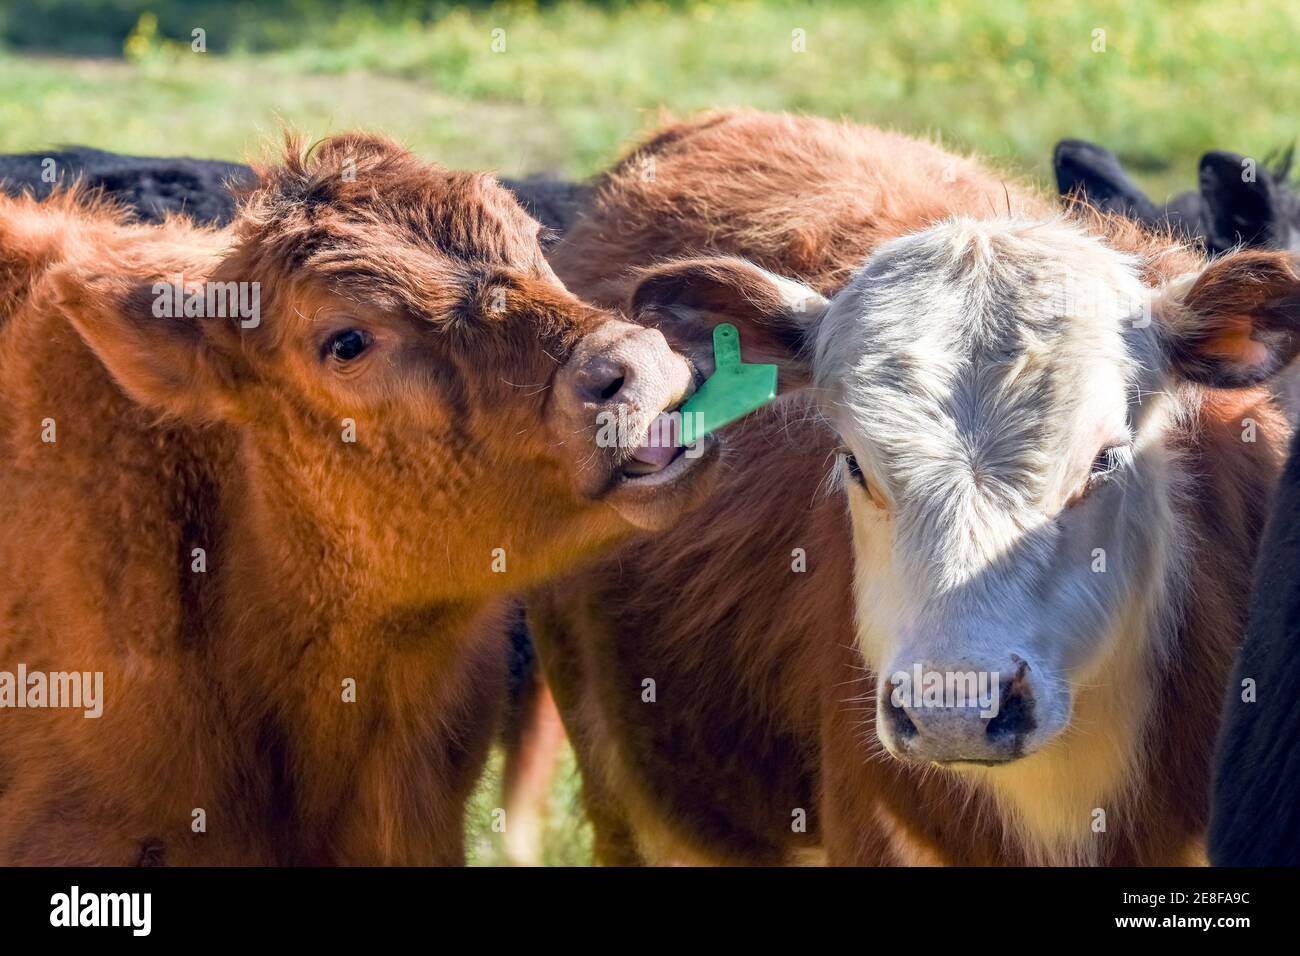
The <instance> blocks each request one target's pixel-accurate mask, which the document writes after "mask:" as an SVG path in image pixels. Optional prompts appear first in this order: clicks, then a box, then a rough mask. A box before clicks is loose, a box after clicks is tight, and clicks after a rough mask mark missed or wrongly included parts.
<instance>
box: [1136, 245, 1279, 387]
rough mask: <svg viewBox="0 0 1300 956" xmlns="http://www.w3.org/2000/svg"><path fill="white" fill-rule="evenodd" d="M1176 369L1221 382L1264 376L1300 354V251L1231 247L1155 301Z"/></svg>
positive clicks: (1244, 382) (1205, 380)
mask: <svg viewBox="0 0 1300 956" xmlns="http://www.w3.org/2000/svg"><path fill="white" fill-rule="evenodd" d="M1153 314H1154V315H1155V316H1156V318H1157V319H1158V320H1159V326H1158V329H1159V333H1160V338H1161V343H1162V345H1163V348H1164V352H1165V354H1166V356H1167V357H1168V359H1169V366H1170V369H1171V370H1172V371H1173V373H1174V374H1175V375H1177V376H1179V377H1180V378H1183V379H1186V380H1188V381H1192V382H1197V383H1199V384H1201V385H1210V386H1213V387H1216V388H1241V387H1244V386H1248V385H1255V384H1258V383H1259V382H1262V381H1264V380H1265V379H1267V378H1269V377H1270V376H1272V375H1273V374H1275V373H1276V372H1277V371H1278V370H1280V369H1282V368H1285V367H1286V366H1287V365H1288V364H1290V363H1291V361H1292V360H1293V359H1294V358H1295V357H1296V355H1297V353H1300V257H1297V256H1296V255H1295V254H1293V253H1289V252H1281V251H1276V250H1264V249H1243V250H1238V251H1235V252H1230V253H1228V254H1227V255H1224V256H1221V257H1220V258H1218V259H1215V260H1214V261H1212V262H1211V263H1210V264H1209V265H1208V266H1206V267H1205V269H1204V270H1202V272H1201V273H1200V274H1199V275H1197V276H1195V277H1192V278H1185V279H1182V280H1179V281H1178V282H1177V283H1175V284H1174V285H1173V286H1172V287H1170V288H1168V289H1166V290H1164V291H1163V292H1162V294H1161V295H1160V296H1159V297H1158V298H1157V299H1156V300H1155V301H1154V302H1153Z"/></svg>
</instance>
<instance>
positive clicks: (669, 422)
mask: <svg viewBox="0 0 1300 956" xmlns="http://www.w3.org/2000/svg"><path fill="white" fill-rule="evenodd" d="M677 441H678V422H677V419H676V418H675V417H674V416H673V415H671V414H669V413H668V412H660V413H659V414H658V415H656V416H655V418H654V421H652V422H651V423H650V426H649V427H648V428H647V429H646V432H645V434H644V435H643V436H642V437H641V444H640V445H639V446H638V447H637V449H636V451H634V452H632V458H633V460H635V461H638V462H641V463H642V464H645V465H648V466H649V468H648V469H645V470H646V471H647V472H654V471H662V470H663V469H664V468H667V467H668V466H669V465H670V464H671V463H672V460H673V459H674V458H676V457H677V452H678V450H679V449H678V446H677Z"/></svg>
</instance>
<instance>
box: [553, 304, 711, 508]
mask: <svg viewBox="0 0 1300 956" xmlns="http://www.w3.org/2000/svg"><path fill="white" fill-rule="evenodd" d="M694 390H695V381H694V377H693V372H692V367H691V363H690V362H689V361H687V359H686V358H685V357H684V356H683V355H681V354H680V353H678V352H675V351H673V350H672V349H671V348H670V347H669V345H668V342H667V341H666V340H665V339H664V337H663V335H662V334H661V333H660V332H658V331H657V330H655V329H648V328H645V327H644V326H640V325H636V324H633V323H631V322H624V321H621V320H617V319H610V320H608V321H606V322H603V323H601V324H600V325H598V326H596V327H594V328H593V329H592V330H591V331H589V332H588V333H587V334H586V335H585V336H584V337H583V338H582V339H581V340H580V341H579V342H578V344H577V346H576V347H575V348H574V350H573V352H572V353H571V354H570V355H569V358H568V361H567V362H566V363H565V365H564V366H563V367H562V368H561V369H560V371H559V372H558V373H557V375H556V378H555V389H554V395H553V398H552V406H551V409H550V428H551V436H552V441H553V442H554V444H555V446H556V447H557V448H558V449H559V450H560V453H561V454H562V455H563V456H564V457H565V459H566V461H567V462H568V464H569V465H570V467H571V471H572V475H573V481H574V489H575V492H576V493H577V494H578V495H579V497H583V498H588V499H592V500H600V501H602V502H605V503H607V504H608V505H609V506H610V507H612V508H613V509H614V510H615V511H616V512H618V514H620V515H621V516H622V517H623V518H624V519H625V520H626V521H628V522H629V523H631V524H632V525H634V526H636V527H639V528H646V529H658V528H663V527H666V526H667V525H668V524H670V523H671V522H672V521H673V520H675V519H676V517H677V516H678V515H679V514H680V513H681V512H682V511H683V510H684V509H685V508H686V507H688V506H689V505H690V504H691V503H693V502H694V501H698V500H699V499H700V498H702V497H703V495H704V494H706V493H707V490H708V482H709V479H710V477H711V476H712V474H713V471H714V465H715V459H716V457H717V456H716V448H715V446H714V445H713V444H711V443H709V442H707V440H706V442H704V443H701V444H699V445H697V446H694V447H692V448H682V447H680V446H679V445H678V444H677V441H676V435H677V432H676V429H675V423H674V421H673V419H672V413H673V412H674V411H675V410H676V409H677V408H678V407H679V406H680V405H681V404H682V402H684V401H685V400H686V399H687V398H688V397H689V396H690V395H691V393H692V392H693V391H694Z"/></svg>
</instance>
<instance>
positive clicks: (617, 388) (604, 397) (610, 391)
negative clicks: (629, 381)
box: [599, 375, 625, 402]
mask: <svg viewBox="0 0 1300 956" xmlns="http://www.w3.org/2000/svg"><path fill="white" fill-rule="evenodd" d="M624 381H625V379H624V377H623V376H622V375H620V376H619V377H618V378H616V379H614V380H613V381H612V382H610V383H609V384H608V385H606V386H605V387H604V388H603V389H601V390H600V392H599V395H600V400H601V401H602V402H607V401H609V400H610V399H611V398H613V397H614V396H615V395H617V394H618V393H619V392H621V391H623V382H624Z"/></svg>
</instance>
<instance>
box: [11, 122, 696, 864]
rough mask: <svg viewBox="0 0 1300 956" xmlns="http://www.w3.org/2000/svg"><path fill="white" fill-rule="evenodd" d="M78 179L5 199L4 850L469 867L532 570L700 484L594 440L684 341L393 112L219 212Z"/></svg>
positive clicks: (645, 416) (676, 370)
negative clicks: (470, 841) (514, 615)
mask: <svg viewBox="0 0 1300 956" xmlns="http://www.w3.org/2000/svg"><path fill="white" fill-rule="evenodd" d="M76 200H77V197H75V196H71V195H65V196H64V197H62V198H58V197H56V198H54V199H51V200H49V201H47V202H46V203H44V204H40V205H38V204H36V203H34V202H32V201H30V200H28V199H0V263H3V265H2V266H0V443H2V445H0V447H2V448H3V451H2V452H0V462H2V463H0V500H3V502H4V506H3V513H4V521H3V528H2V529H0V578H2V579H3V580H4V581H5V587H4V589H3V591H2V592H0V705H3V709H0V862H4V863H11V864H14V863H17V864H23V863H27V864H33V863H34V864H54V863H61V864H68V863H76V864H119V865H120V864H132V863H136V862H141V863H157V862H167V863H196V862H203V863H222V864H226V863H447V864H451V863H458V862H460V861H461V860H462V857H463V846H462V844H463V837H462V826H463V823H462V812H463V805H464V801H465V799H466V797H467V795H468V794H469V792H470V790H471V788H472V787H473V785H474V782H475V780H476V778H477V776H478V774H479V771H480V769H481V766H482V763H483V760H484V757H485V753H486V750H487V747H488V744H489V741H490V739H491V735H492V732H493V730H494V727H495V723H496V715H497V709H498V702H499V701H500V700H501V697H502V683H503V676H504V669H505V666H506V645H505V641H504V636H503V635H504V632H503V630H502V619H503V617H504V614H505V611H506V609H507V606H506V596H507V594H508V592H511V591H515V590H517V589H519V588H521V587H524V586H528V585H531V584H536V583H538V582H540V581H541V580H543V579H544V578H545V577H546V576H547V575H551V574H554V573H556V572H558V571H561V570H563V569H565V568H567V567H569V566H572V565H573V564H574V563H575V562H577V561H578V560H580V559H582V558H583V557H584V556H587V555H590V554H591V553H592V552H593V550H594V549H596V548H599V547H601V546H602V545H605V544H607V543H609V542H612V541H615V540H617V539H618V538H620V537H621V536H623V535H626V534H627V533H628V532H629V530H630V529H631V528H632V527H633V526H634V525H640V526H645V527H648V526H654V525H655V523H656V522H661V521H663V520H666V519H667V518H669V517H671V516H672V514H673V513H674V512H675V511H676V510H678V509H679V508H680V507H681V506H682V505H683V504H684V503H685V502H686V501H687V499H689V498H690V497H692V496H693V495H696V494H698V492H699V490H700V489H701V488H702V487H703V485H704V483H706V482H707V480H708V476H709V474H710V473H711V471H712V459H711V456H709V455H705V456H703V458H701V459H698V460H697V461H696V462H694V463H690V464H689V465H686V466H681V467H678V468H676V469H675V470H674V472H673V473H672V474H671V475H669V476H667V477H666V478H665V477H664V476H659V478H658V480H657V481H656V482H655V483H654V484H653V485H652V486H647V485H646V484H645V483H644V482H641V481H640V480H639V477H638V472H635V471H633V472H629V471H628V470H627V468H626V464H627V461H628V460H629V458H630V456H631V455H632V454H634V453H635V452H634V450H632V451H630V450H629V449H628V448H627V447H603V446H601V445H600V443H598V441H597V440H596V435H597V422H596V420H595V416H596V415H597V414H599V413H602V412H605V413H620V414H623V415H624V416H625V417H626V419H627V420H628V422H629V423H630V424H629V426H628V427H629V428H631V429H633V430H635V429H637V428H644V427H645V426H646V424H647V423H648V422H649V421H650V419H652V418H653V417H654V416H655V415H656V414H658V413H659V412H661V411H663V410H664V409H665V408H667V407H670V406H672V405H673V404H674V403H676V402H678V401H680V400H681V399H682V397H683V396H684V395H685V394H687V393H688V392H689V389H690V381H689V373H688V370H687V368H686V365H685V363H684V361H683V360H682V358H681V357H680V356H677V355H674V353H672V352H671V351H669V349H668V348H667V346H666V344H665V343H664V340H663V338H662V336H660V335H659V334H658V333H655V332H652V331H647V330H645V329H642V328H638V327H634V326H631V325H628V324H627V323H622V322H618V321H615V320H612V319H611V318H610V317H609V316H608V315H607V314H605V313H602V312H600V311H598V310H596V309H592V308H589V307H587V306H585V305H583V304H582V303H580V302H579V301H578V300H577V299H576V298H574V297H573V296H572V295H570V294H569V293H568V292H566V291H565V289H564V288H563V286H561V284H560V283H559V281H558V280H557V279H556V277H555V275H554V273H553V272H552V271H551V269H550V267H549V266H548V265H547V264H546V261H545V259H544V258H543V256H542V251H541V248H540V247H539V245H538V242H537V233H538V228H539V227H538V225H537V223H536V222H535V221H534V220H532V219H530V218H529V217H528V216H527V215H525V214H524V213H523V211H522V210H521V209H520V208H519V206H518V205H517V204H516V202H515V201H514V200H513V199H512V198H511V197H510V196H509V194H507V193H506V192H505V191H504V190H503V189H501V188H500V187H499V186H498V185H496V184H495V183H494V182H493V181H492V180H491V179H490V178H489V177H485V176H481V175H474V174H463V173H455V172H449V171H447V170H444V169H440V168H438V167H436V166H430V165H426V164H423V163H421V162H419V161H417V160H416V159H415V158H414V157H413V156H411V155H410V154H409V153H406V152H405V151H403V150H402V149H400V148H398V147H397V146H395V145H393V144H391V143H389V142H386V141H384V140H380V139H377V138H373V137H368V136H363V135H357V134H349V135H344V136H340V137H336V138H333V139H330V140H328V141H326V142H325V143H324V144H322V145H320V146H319V147H318V148H316V149H314V150H312V151H310V152H307V153H304V152H302V151H300V150H298V149H296V148H291V150H290V152H289V155H288V156H287V158H286V160H285V163H284V165H283V166H281V167H278V168H272V169H267V170H261V171H259V179H258V182H257V183H256V184H255V185H254V186H253V187H252V188H251V190H250V191H249V192H248V194H247V195H246V196H244V198H243V200H242V202H241V206H240V210H239V213H238V215H237V216H236V218H235V221H234V222H233V224H232V225H231V226H230V227H229V228H228V229H225V230H215V229H206V228H201V227H195V226H192V225H189V224H186V223H183V222H181V221H179V220H172V221H169V222H167V223H165V224H164V225H162V226H159V227H143V226H134V225H127V224H125V223H124V222H123V220H122V217H121V216H120V215H119V214H118V213H117V212H116V211H115V210H113V209H111V208H109V207H106V206H103V205H95V204H93V203H92V204H90V205H89V206H86V205H82V204H80V203H79V202H77V201H76ZM224 283H231V285H229V286H227V285H224ZM178 285H179V286H182V287H183V289H182V293H184V294H178V293H177V292H176V290H175V288H174V287H175V286H178ZM241 295H242V298H240V296H241ZM20 671H22V672H24V677H25V679H24V680H22V681H21V682H20V681H19V679H18V677H19V672H20ZM73 672H75V674H76V675H78V677H77V685H78V686H74V685H73V684H72V683H71V681H72V678H71V677H64V678H59V677H55V678H54V679H53V682H52V683H51V682H50V678H49V677H48V675H49V674H59V673H64V674H71V673H73ZM6 677H7V678H8V679H7V680H6ZM101 681H102V685H101V683H100V682H101ZM47 683H48V684H49V690H48V692H45V693H38V690H39V689H40V688H39V687H38V685H45V684H47ZM56 684H57V686H59V687H60V688H61V689H60V691H59V692H58V693H57V694H56V693H55V691H54V687H55V686H56ZM82 684H84V687H83V686H80V685H82ZM97 687H102V690H101V692H100V693H96V692H95V688H97ZM74 705H76V706H74ZM19 706H21V707H24V709H12V708H15V707H19ZM85 711H91V712H94V711H98V714H97V715H95V716H92V717H87V716H84V715H83V714H84V712H85Z"/></svg>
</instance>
